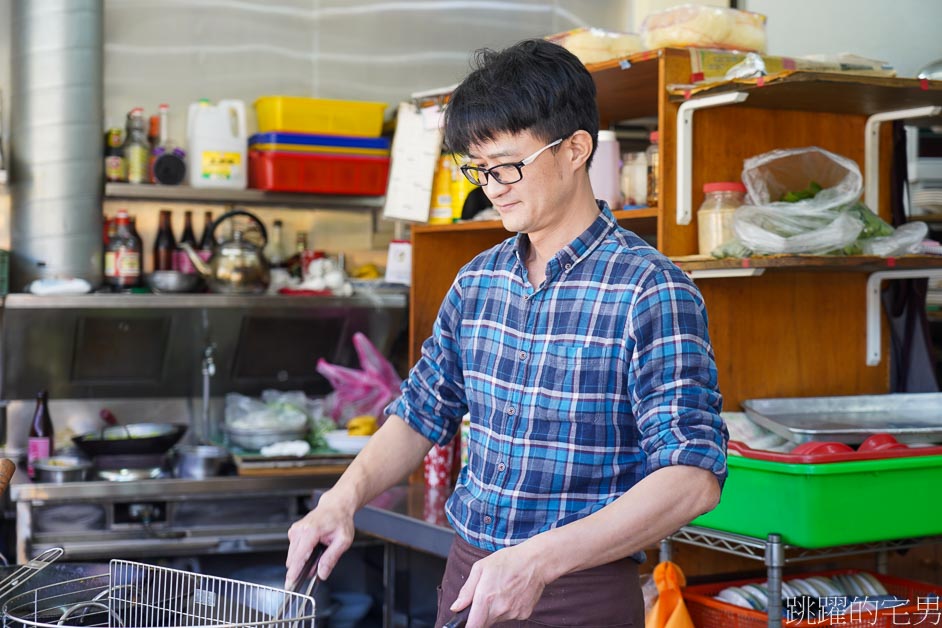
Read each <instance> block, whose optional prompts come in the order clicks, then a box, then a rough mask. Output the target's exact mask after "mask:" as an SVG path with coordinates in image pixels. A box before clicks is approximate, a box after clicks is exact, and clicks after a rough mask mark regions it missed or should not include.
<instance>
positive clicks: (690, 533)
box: [660, 526, 942, 628]
mask: <svg viewBox="0 0 942 628" xmlns="http://www.w3.org/2000/svg"><path fill="white" fill-rule="evenodd" d="M675 542H677V543H684V544H686V545H694V546H697V547H703V548H707V549H711V550H715V551H718V552H723V553H726V554H731V555H733V556H739V557H742V558H749V559H753V560H761V561H763V562H764V563H765V566H766V570H767V586H768V589H769V600H781V597H782V568H783V567H785V566H786V565H791V564H795V563H801V562H810V561H816V560H824V559H830V558H841V557H845V556H855V555H860V554H874V553H875V554H877V571H878V572H880V573H885V572H886V556H887V552H890V551H897V550H903V549H908V548H912V547H917V546H920V545H928V544H932V543H942V536H927V537H917V538H911V539H893V540H888V541H876V542H873V543H859V544H854V545H840V546H833V547H822V548H815V549H811V548H805V547H798V546H794V545H786V544H784V543H782V540H781V537H780V536H779V535H778V534H769V536H768V537H767V538H765V539H760V538H757V537H751V536H745V535H742V534H734V533H732V532H722V531H720V530H712V529H709V528H701V527H698V526H684V527H682V528H680V529H679V530H678V531H677V532H675V533H674V534H672V535H670V536H669V537H667V538H666V539H664V540H663V541H662V542H661V556H660V560H661V561H666V560H670V559H671V556H670V555H671V544H672V543H675ZM781 610H782V609H781V602H779V603H778V604H773V603H771V602H770V605H769V610H768V626H769V628H780V627H781V626H782V612H781Z"/></svg>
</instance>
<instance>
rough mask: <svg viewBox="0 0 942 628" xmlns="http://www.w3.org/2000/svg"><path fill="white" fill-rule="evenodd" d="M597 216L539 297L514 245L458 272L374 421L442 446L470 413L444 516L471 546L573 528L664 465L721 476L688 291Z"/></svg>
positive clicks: (719, 445) (703, 346)
mask: <svg viewBox="0 0 942 628" xmlns="http://www.w3.org/2000/svg"><path fill="white" fill-rule="evenodd" d="M600 209H601V212H600V214H599V217H598V219H597V220H595V222H594V223H593V224H592V225H591V226H590V227H589V228H588V229H587V230H586V231H585V232H584V233H583V234H582V235H580V236H579V237H578V238H577V239H576V240H574V241H573V242H572V243H570V244H569V246H567V247H565V248H564V249H563V250H562V251H560V252H559V253H558V254H557V255H556V256H555V257H554V258H553V259H552V260H551V261H550V262H549V264H548V265H547V269H546V281H545V282H544V284H543V285H542V286H540V287H539V288H538V289H534V288H533V287H531V286H530V284H529V283H528V281H527V271H526V265H525V264H524V260H525V259H526V250H527V247H528V241H527V239H526V236H525V235H518V236H516V237H511V238H509V239H508V240H506V241H504V242H503V243H501V244H499V245H497V246H495V247H493V248H491V249H490V250H488V251H485V252H483V253H481V254H480V255H478V256H477V257H476V258H475V259H474V260H472V261H471V262H470V263H469V264H468V265H467V266H465V267H464V268H462V270H461V271H460V272H459V273H458V276H457V277H456V279H455V281H454V283H453V285H452V287H451V289H450V290H449V292H448V294H447V296H446V297H445V300H444V302H443V303H442V307H441V310H440V312H439V315H438V318H437V320H436V322H435V325H434V331H433V334H432V337H431V338H429V339H428V340H427V341H426V342H425V344H424V345H423V347H422V357H421V359H420V360H419V362H418V363H417V364H416V365H415V367H414V368H413V369H412V371H411V373H410V375H409V377H408V378H407V379H406V381H405V382H403V385H402V396H401V397H400V398H399V399H398V400H396V401H394V402H393V403H391V404H390V405H389V407H388V408H387V409H386V412H387V414H396V415H398V416H400V417H402V418H403V419H404V420H405V421H406V422H407V423H408V424H409V425H410V426H412V427H413V428H414V429H415V430H416V431H418V432H419V433H421V434H422V435H424V436H425V437H427V438H428V439H429V440H431V441H433V442H436V443H439V444H446V443H448V442H449V441H450V440H451V438H452V437H453V436H454V435H455V433H456V432H457V431H458V430H459V427H460V424H461V419H462V416H463V415H464V414H465V413H466V412H470V416H471V429H470V442H469V446H468V464H467V465H466V466H465V467H464V468H463V469H462V471H461V474H460V475H459V478H458V482H457V486H456V489H455V492H454V493H453V494H452V496H451V497H450V498H449V500H448V504H447V507H446V510H447V515H448V518H449V520H450V522H451V524H452V525H453V526H454V528H455V530H456V532H457V533H458V534H460V535H461V536H462V537H463V538H464V539H465V540H467V541H468V542H469V543H471V544H473V545H475V546H477V547H480V548H482V549H486V550H497V549H500V548H502V547H506V546H509V545H514V544H517V543H520V542H522V541H524V540H526V539H528V538H530V537H531V536H534V535H536V534H538V533H540V532H543V531H545V530H548V529H550V528H554V527H557V526H561V525H564V524H566V523H569V522H571V521H574V520H577V519H580V518H582V517H585V516H587V515H589V514H591V513H593V512H595V511H597V510H599V509H601V508H602V507H604V506H605V505H606V504H608V503H610V502H612V501H614V500H615V499H617V498H618V497H619V496H620V495H622V494H624V493H625V492H626V491H628V489H630V488H631V487H632V486H634V485H635V484H636V483H637V482H638V481H640V480H641V479H642V478H643V477H644V476H646V475H648V474H650V473H651V472H653V471H654V470H656V469H658V468H660V467H664V466H667V465H677V464H681V465H692V466H696V467H702V468H704V469H708V470H710V471H712V472H713V473H714V474H715V475H716V477H717V479H718V480H719V481H720V482H721V483H722V482H723V481H724V480H725V477H726V442H727V439H728V435H727V432H726V428H725V426H724V424H723V421H722V419H721V418H720V416H719V412H720V407H721V396H720V393H719V391H718V390H717V381H716V379H717V374H716V366H715V363H714V359H713V351H712V348H711V346H710V341H709V337H708V334H707V319H706V312H705V309H704V304H703V301H702V298H701V296H700V293H699V291H698V290H697V288H696V287H695V286H694V285H693V283H692V282H691V281H690V279H689V278H688V277H687V276H686V275H685V274H684V273H683V272H682V271H681V270H679V269H678V268H677V267H676V266H674V265H673V264H672V263H671V262H670V261H669V260H667V259H666V258H665V257H664V256H663V255H661V254H660V253H659V252H658V251H656V250H655V249H653V248H652V247H650V246H649V245H647V244H646V243H645V242H644V241H643V240H641V239H640V238H638V237H637V236H636V235H635V234H633V233H631V232H630V231H627V230H625V229H623V228H621V227H620V226H619V225H618V224H617V223H616V222H615V219H614V217H613V216H612V214H611V212H610V211H609V210H608V207H607V206H605V205H604V204H600ZM416 280H418V281H421V278H417V279H416Z"/></svg>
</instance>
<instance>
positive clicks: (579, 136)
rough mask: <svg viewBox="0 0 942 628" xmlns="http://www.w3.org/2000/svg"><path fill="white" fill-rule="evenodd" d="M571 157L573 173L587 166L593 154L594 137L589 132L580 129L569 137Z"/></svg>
mask: <svg viewBox="0 0 942 628" xmlns="http://www.w3.org/2000/svg"><path fill="white" fill-rule="evenodd" d="M568 143H569V155H570V160H571V164H572V169H573V172H575V171H576V170H578V169H579V168H581V167H583V166H584V165H585V162H586V161H587V160H588V159H589V155H591V154H592V136H591V135H589V133H588V131H584V130H582V129H579V130H578V131H576V132H575V133H573V134H572V135H570V136H569V140H568Z"/></svg>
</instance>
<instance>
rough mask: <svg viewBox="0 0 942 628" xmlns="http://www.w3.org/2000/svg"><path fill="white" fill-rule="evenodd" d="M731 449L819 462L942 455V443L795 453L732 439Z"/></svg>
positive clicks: (755, 455) (764, 457) (789, 460)
mask: <svg viewBox="0 0 942 628" xmlns="http://www.w3.org/2000/svg"><path fill="white" fill-rule="evenodd" d="M729 451H730V452H735V453H737V454H739V455H741V456H745V457H746V458H753V459H756V460H768V461H771V462H787V463H801V464H818V463H822V462H855V461H858V460H886V459H887V458H909V457H912V456H938V455H942V445H932V446H929V447H905V448H901V449H883V450H871V451H846V452H840V453H817V454H793V453H783V452H778V451H765V450H762V449H753V448H752V447H750V446H749V445H746V444H745V443H741V442H739V441H730V442H729Z"/></svg>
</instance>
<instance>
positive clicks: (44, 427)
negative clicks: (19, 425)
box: [26, 390, 55, 478]
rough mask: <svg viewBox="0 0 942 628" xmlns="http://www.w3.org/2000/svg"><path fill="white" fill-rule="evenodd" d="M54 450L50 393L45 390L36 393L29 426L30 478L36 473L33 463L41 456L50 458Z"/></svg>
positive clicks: (28, 456) (27, 467)
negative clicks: (31, 420)
mask: <svg viewBox="0 0 942 628" xmlns="http://www.w3.org/2000/svg"><path fill="white" fill-rule="evenodd" d="M54 450H55V442H54V438H53V427H52V417H50V416H49V393H48V392H46V391H45V390H43V391H40V393H39V394H38V395H36V410H35V411H34V412H33V422H32V423H30V426H29V445H28V448H27V455H26V470H27V473H28V474H29V477H30V478H32V477H34V475H35V473H36V471H35V469H33V463H34V462H35V461H36V460H39V459H41V458H48V457H49V456H51V455H52V452H53V451H54Z"/></svg>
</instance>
